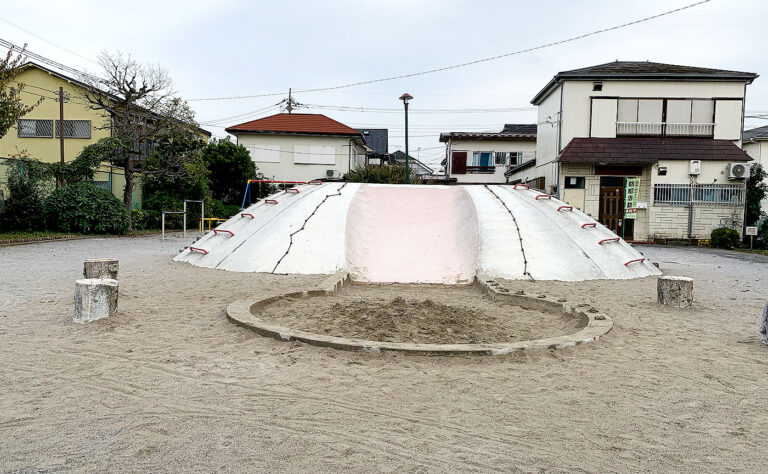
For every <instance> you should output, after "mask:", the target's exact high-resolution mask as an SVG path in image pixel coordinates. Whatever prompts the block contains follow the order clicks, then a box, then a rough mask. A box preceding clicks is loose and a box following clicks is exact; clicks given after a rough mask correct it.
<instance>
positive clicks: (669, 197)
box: [653, 184, 745, 206]
mask: <svg viewBox="0 0 768 474" xmlns="http://www.w3.org/2000/svg"><path fill="white" fill-rule="evenodd" d="M744 193H745V188H744V186H742V185H740V184H694V185H691V184H656V185H654V186H653V201H654V203H655V204H670V205H673V206H687V205H688V204H690V203H691V201H693V203H694V204H712V205H724V206H740V205H743V204H744Z"/></svg>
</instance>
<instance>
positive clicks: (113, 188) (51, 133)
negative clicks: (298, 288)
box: [0, 61, 211, 209]
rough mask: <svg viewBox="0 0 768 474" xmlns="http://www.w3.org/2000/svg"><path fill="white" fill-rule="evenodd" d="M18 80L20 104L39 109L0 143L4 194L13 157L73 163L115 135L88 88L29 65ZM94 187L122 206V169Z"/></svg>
mask: <svg viewBox="0 0 768 474" xmlns="http://www.w3.org/2000/svg"><path fill="white" fill-rule="evenodd" d="M16 80H17V81H18V82H20V83H24V84H25V87H24V89H23V90H22V92H21V99H22V101H23V102H24V103H25V104H28V105H32V104H36V103H37V102H38V101H40V103H39V104H38V105H37V106H36V107H35V108H34V109H32V111H31V112H29V113H27V114H26V115H24V116H23V117H22V118H20V119H19V121H18V123H17V124H16V126H15V127H14V128H12V129H11V130H9V131H8V133H6V134H5V135H4V136H2V137H0V192H1V191H3V184H4V180H5V177H6V166H7V163H8V162H9V161H10V160H12V159H13V158H12V157H13V156H14V155H19V154H22V153H23V154H26V155H29V156H30V157H32V158H34V159H36V160H39V161H42V162H45V163H56V162H60V161H61V160H62V155H63V159H64V162H69V161H72V160H74V159H75V158H76V157H77V155H78V154H80V152H81V151H82V150H83V148H85V147H86V146H88V145H92V144H94V143H96V142H98V141H99V140H101V139H102V138H107V137H109V136H111V135H112V129H111V123H110V118H109V116H108V115H107V114H106V113H104V111H101V110H94V109H93V108H92V107H91V106H90V105H89V104H88V103H87V101H86V100H85V98H84V97H83V96H84V93H85V92H86V91H88V90H90V86H89V85H88V84H85V83H83V82H82V81H80V80H79V79H78V78H75V77H72V76H69V75H67V74H64V73H62V72H60V71H58V70H55V69H51V68H49V67H46V66H43V65H40V64H37V63H35V62H31V61H30V62H27V63H25V64H24V65H23V66H22V67H21V72H20V73H19V75H18V76H17V78H16ZM60 88H61V90H62V92H64V97H65V100H64V106H63V113H64V127H63V131H64V140H63V141H64V146H63V148H62V146H61V136H60V128H61V127H60V123H59V121H60V116H61V112H62V109H61V108H60V103H59V101H58V94H59V89H60ZM198 132H199V133H200V136H201V138H205V139H208V138H210V136H211V134H210V132H207V131H205V130H202V129H198ZM94 184H95V185H96V186H99V187H101V188H103V189H106V190H108V191H110V192H112V194H113V195H115V197H117V198H118V199H120V200H122V199H123V190H124V188H125V175H124V172H123V170H122V168H119V167H116V166H111V165H109V164H103V165H102V166H101V167H100V168H99V170H98V171H97V172H96V173H95V175H94ZM141 198H142V193H141V186H134V189H133V206H134V208H137V209H138V208H139V207H140V206H141Z"/></svg>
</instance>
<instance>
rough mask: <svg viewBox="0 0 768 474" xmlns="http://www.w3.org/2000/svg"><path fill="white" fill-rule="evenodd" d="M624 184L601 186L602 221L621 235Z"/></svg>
mask: <svg viewBox="0 0 768 474" xmlns="http://www.w3.org/2000/svg"><path fill="white" fill-rule="evenodd" d="M623 218H624V186H600V223H601V224H603V225H604V226H606V227H608V228H609V229H611V230H612V231H614V232H615V233H616V234H617V235H619V236H621V224H622V219H623Z"/></svg>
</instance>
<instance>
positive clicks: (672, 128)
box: [616, 122, 715, 137]
mask: <svg viewBox="0 0 768 474" xmlns="http://www.w3.org/2000/svg"><path fill="white" fill-rule="evenodd" d="M714 133H715V124H714V123H672V122H616V135H617V136H627V135H629V136H656V137H658V136H670V137H711V136H714Z"/></svg>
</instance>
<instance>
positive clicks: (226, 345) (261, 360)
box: [0, 199, 768, 472]
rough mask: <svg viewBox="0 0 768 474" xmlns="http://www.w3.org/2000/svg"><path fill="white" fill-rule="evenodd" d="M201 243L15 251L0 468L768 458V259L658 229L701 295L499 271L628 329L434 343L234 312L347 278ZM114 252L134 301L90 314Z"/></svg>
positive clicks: (8, 255) (676, 467)
mask: <svg viewBox="0 0 768 474" xmlns="http://www.w3.org/2000/svg"><path fill="white" fill-rule="evenodd" d="M329 200H330V199H329ZM297 235H300V234H297ZM222 238H224V237H222ZM189 243H190V240H182V239H181V238H180V237H174V236H171V237H169V238H168V239H167V240H166V241H164V242H163V241H161V240H160V237H159V236H158V237H144V238H119V239H85V240H73V241H67V242H52V243H42V244H35V245H20V246H14V247H0V262H1V263H2V264H3V268H4V271H3V272H0V380H2V382H3V383H0V433H2V436H0V471H2V472H6V471H7V472H39V471H43V472H162V471H168V470H170V466H172V467H173V470H174V471H183V472H211V471H226V472H230V471H234V472H242V471H249V472H275V471H283V472H314V471H332V472H359V471H363V470H365V471H370V472H379V471H386V472H478V471H483V472H498V471H504V472H518V471H524V472H538V471H556V472H573V471H578V472H585V471H586V472H602V471H606V470H610V471H618V472H701V471H706V472H713V471H714V472H732V471H738V472H762V471H764V470H765V455H764V453H765V439H766V435H767V434H768V432H767V430H766V426H765V422H764V420H765V416H764V413H765V402H764V399H765V397H764V395H765V393H768V378H767V377H764V376H762V374H765V372H766V370H768V350H766V347H765V346H763V345H762V344H760V337H759V334H757V327H758V324H759V315H760V314H761V312H762V309H763V306H764V305H765V301H766V298H768V293H766V288H768V286H767V283H768V257H761V256H753V255H745V254H741V253H737V252H726V251H722V252H719V251H711V250H707V249H696V248H674V247H653V246H651V247H640V249H641V250H642V251H643V253H644V254H645V255H646V256H648V257H649V258H651V259H652V260H653V261H656V262H659V263H660V264H661V268H662V270H663V271H664V272H665V273H666V274H670V275H680V276H687V277H691V278H694V279H695V280H696V299H695V301H694V306H693V308H687V309H682V308H675V307H670V306H659V305H658V303H657V302H656V279H655V278H642V279H636V280H609V281H606V280H592V281H586V282H579V283H569V282H541V281H537V282H527V281H520V280H507V281H501V283H503V284H504V285H506V286H508V287H509V289H510V290H511V292H512V293H516V292H518V291H525V294H526V295H532V296H534V297H536V296H539V295H546V296H547V299H548V300H550V301H556V300H557V299H566V300H567V302H566V304H570V305H573V306H577V305H578V304H581V303H588V304H590V305H592V306H593V307H595V308H596V309H598V310H600V311H601V312H604V313H605V314H607V315H610V316H611V317H612V318H613V319H614V322H615V326H614V328H613V329H612V330H611V332H610V333H609V334H608V335H607V337H603V338H600V339H599V340H598V341H597V342H594V343H590V344H585V345H580V346H577V347H566V348H563V349H558V350H535V351H521V352H518V353H516V354H510V355H508V356H503V357H485V356H455V357H428V356H414V355H406V354H401V353H397V352H384V353H381V354H369V353H366V352H343V351H339V350H335V349H332V348H324V347H315V346H310V345H308V344H304V343H301V342H285V341H280V340H275V339H272V338H267V337H262V336H260V335H259V334H257V333H256V332H254V331H253V330H251V329H249V328H244V327H238V326H235V325H233V324H232V323H231V322H230V321H229V320H228V319H227V316H226V312H225V310H224V308H225V307H226V306H227V304H229V303H230V302H231V301H233V300H237V299H242V298H252V299H260V298H268V297H271V296H274V295H275V294H277V293H281V292H302V291H307V290H310V289H312V288H314V287H316V286H317V285H319V284H320V283H321V282H322V281H323V280H325V279H326V278H327V275H272V274H268V273H237V272H229V271H218V270H213V269H209V268H197V267H193V266H191V265H186V264H180V263H174V262H172V261H170V257H171V256H173V255H175V254H176V252H177V251H178V249H180V248H182V247H183V246H184V245H188V244H189ZM95 257H113V258H117V259H119V260H120V311H119V313H118V314H117V315H116V316H115V317H111V318H107V319H102V320H99V321H94V322H93V323H89V324H87V325H79V324H73V323H72V318H71V311H72V305H73V299H72V283H73V281H74V280H75V279H76V278H79V276H81V275H82V270H83V261H84V260H85V259H87V258H95ZM395 296H396V295H395ZM404 298H405V296H404ZM409 298H410V296H409ZM392 299H394V296H393V297H392ZM405 299H408V298H405ZM421 299H424V300H426V299H432V300H434V298H433V297H432V296H431V295H429V294H425V296H423V297H422V298H421ZM446 304H447V303H446Z"/></svg>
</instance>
